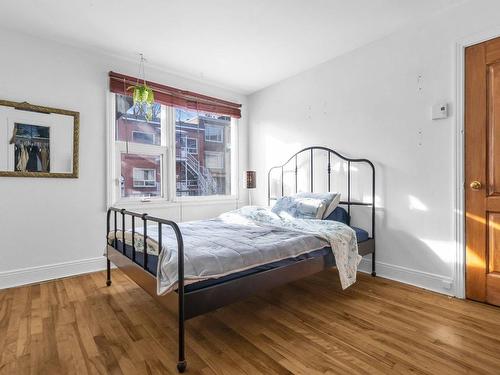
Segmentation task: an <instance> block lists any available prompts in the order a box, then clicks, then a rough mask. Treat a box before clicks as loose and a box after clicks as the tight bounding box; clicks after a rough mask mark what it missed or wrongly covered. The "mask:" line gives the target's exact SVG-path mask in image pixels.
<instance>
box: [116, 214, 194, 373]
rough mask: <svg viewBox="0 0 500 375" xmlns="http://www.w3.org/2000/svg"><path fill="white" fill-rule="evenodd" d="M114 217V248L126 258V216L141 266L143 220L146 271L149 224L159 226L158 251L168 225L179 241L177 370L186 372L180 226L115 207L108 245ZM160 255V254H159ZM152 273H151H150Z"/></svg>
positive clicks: (182, 247) (133, 249) (133, 258)
mask: <svg viewBox="0 0 500 375" xmlns="http://www.w3.org/2000/svg"><path fill="white" fill-rule="evenodd" d="M118 214H120V215H121V223H119V220H118ZM111 216H113V223H114V226H113V231H114V240H113V244H112V247H113V248H114V249H116V250H117V251H121V253H122V254H123V255H124V256H126V243H125V230H126V227H125V223H126V220H125V219H126V216H129V217H130V220H131V228H130V230H131V232H132V261H133V262H134V263H136V264H139V263H138V262H137V260H136V243H135V233H136V218H139V219H141V220H142V225H143V236H144V249H143V250H144V252H143V257H144V262H143V264H142V267H143V268H144V270H145V271H147V272H149V269H148V252H147V238H148V222H153V223H157V224H158V249H159V250H158V251H161V249H162V227H163V225H167V226H169V227H171V228H172V229H173V231H174V233H175V237H176V239H177V255H178V261H177V267H178V270H177V272H178V277H179V281H178V290H177V292H178V322H179V327H178V328H179V360H178V362H177V369H178V370H179V372H184V371H185V369H186V358H185V334H184V323H185V318H184V305H185V300H184V242H183V239H182V234H181V231H180V230H179V226H178V225H177V224H176V223H175V222H173V221H171V220H165V219H161V218H158V217H154V216H150V215H148V214H139V213H136V212H132V211H127V210H125V209H119V208H115V207H111V208H109V209H108V212H107V217H106V222H107V225H106V229H107V231H106V244H107V245H108V235H109V233H110V232H111V231H112V229H111V221H112V218H111ZM119 229H121V230H122V246H121V249H119V248H118V238H117V233H118V230H119ZM158 255H159V254H158ZM149 273H151V272H149ZM106 285H107V286H110V285H111V261H110V260H109V256H108V257H107V279H106Z"/></svg>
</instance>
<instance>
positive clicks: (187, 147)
mask: <svg viewBox="0 0 500 375" xmlns="http://www.w3.org/2000/svg"><path fill="white" fill-rule="evenodd" d="M181 149H182V150H183V151H185V152H187V153H188V154H197V153H198V140H197V139H196V138H187V137H183V138H181Z"/></svg>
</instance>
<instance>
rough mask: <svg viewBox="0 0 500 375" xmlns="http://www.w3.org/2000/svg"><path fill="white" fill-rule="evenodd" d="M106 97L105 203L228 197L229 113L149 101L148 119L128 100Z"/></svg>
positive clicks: (229, 158)
mask: <svg viewBox="0 0 500 375" xmlns="http://www.w3.org/2000/svg"><path fill="white" fill-rule="evenodd" d="M110 98H111V99H110V102H111V103H113V107H112V112H110V118H112V119H113V126H110V127H109V135H110V137H109V139H110V140H111V144H110V146H109V147H110V152H109V156H108V158H109V163H108V166H109V170H110V171H111V172H112V175H110V189H109V194H108V199H109V201H110V205H112V204H115V203H122V202H123V203H124V202H126V201H134V200H135V201H138V200H142V201H144V200H147V201H149V200H156V201H161V200H164V201H174V200H176V199H180V197H203V196H214V195H231V188H232V178H233V177H234V175H233V173H232V171H231V169H232V168H234V167H235V163H234V162H232V158H233V157H234V156H233V155H232V152H234V149H233V148H232V147H231V146H232V145H231V140H232V134H233V137H234V134H235V133H234V132H232V126H234V123H233V122H232V120H231V117H229V116H226V115H218V114H212V113H204V112H198V111H190V110H185V109H180V108H173V107H169V106H165V105H160V104H154V106H153V116H152V118H151V119H149V120H148V119H146V118H145V117H144V116H143V115H141V114H138V113H135V111H134V105H133V102H132V98H130V97H128V96H125V95H120V94H110ZM110 110H111V109H110ZM182 199H184V198H182Z"/></svg>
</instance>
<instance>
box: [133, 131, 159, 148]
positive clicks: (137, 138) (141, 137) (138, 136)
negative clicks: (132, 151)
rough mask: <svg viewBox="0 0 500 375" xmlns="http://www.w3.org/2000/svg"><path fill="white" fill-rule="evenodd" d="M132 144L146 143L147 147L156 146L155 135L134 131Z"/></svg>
mask: <svg viewBox="0 0 500 375" xmlns="http://www.w3.org/2000/svg"><path fill="white" fill-rule="evenodd" d="M132 142H135V143H144V144H147V145H154V144H155V134H154V133H145V132H141V131H135V130H133V131H132Z"/></svg>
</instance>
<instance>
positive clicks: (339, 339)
mask: <svg viewBox="0 0 500 375" xmlns="http://www.w3.org/2000/svg"><path fill="white" fill-rule="evenodd" d="M175 327H176V321H175V319H174V317H173V316H171V315H170V314H169V313H168V312H167V311H165V310H163V309H162V308H161V307H160V306H159V305H158V304H157V303H156V302H154V301H153V299H152V298H151V297H150V296H149V295H147V294H146V293H145V292H143V291H142V289H141V288H140V287H138V286H137V285H136V284H134V283H133V282H132V281H130V280H129V279H128V278H127V277H126V276H125V275H124V274H123V273H121V272H120V271H119V270H113V285H112V286H111V287H109V288H107V287H105V273H103V272H99V273H94V274H89V275H83V276H78V277H73V278H67V279H62V280H56V281H52V282H47V283H42V284H36V285H31V286H26V287H19V288H12V289H6V290H2V291H0V373H1V374H50V375H52V374H171V373H172V374H176V373H177V372H176V369H175V364H176V350H177V345H176V337H177V335H176V330H175ZM187 361H188V371H187V373H191V374H194V373H200V374H207V375H208V374H259V373H263V374H290V373H293V374H308V375H309V374H351V373H353V374H358V373H359V374H390V373H402V374H407V373H414V374H462V373H477V374H500V308H496V307H492V306H488V305H483V304H479V303H476V302H471V301H461V300H456V299H452V298H448V297H445V296H441V295H438V294H434V293H430V292H427V291H424V290H421V289H417V288H413V287H410V286H406V285H403V284H400V283H397V282H393V281H389V280H384V279H382V278H375V279H374V278H371V277H369V276H367V275H363V274H360V275H359V281H358V283H357V284H356V285H355V286H353V287H351V288H349V289H348V290H346V291H341V289H340V283H339V280H338V275H337V274H336V272H335V271H326V272H323V273H320V274H318V275H316V276H313V277H309V278H307V279H304V280H300V281H298V282H295V283H292V284H289V285H286V286H284V287H280V288H277V289H274V290H272V291H269V292H267V293H265V294H262V295H259V296H256V297H252V298H250V299H248V300H246V301H243V302H240V303H237V304H234V305H231V306H227V307H224V308H222V309H220V310H218V311H216V312H213V313H210V314H207V315H206V316H201V317H198V318H195V319H193V320H191V321H188V323H187Z"/></svg>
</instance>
